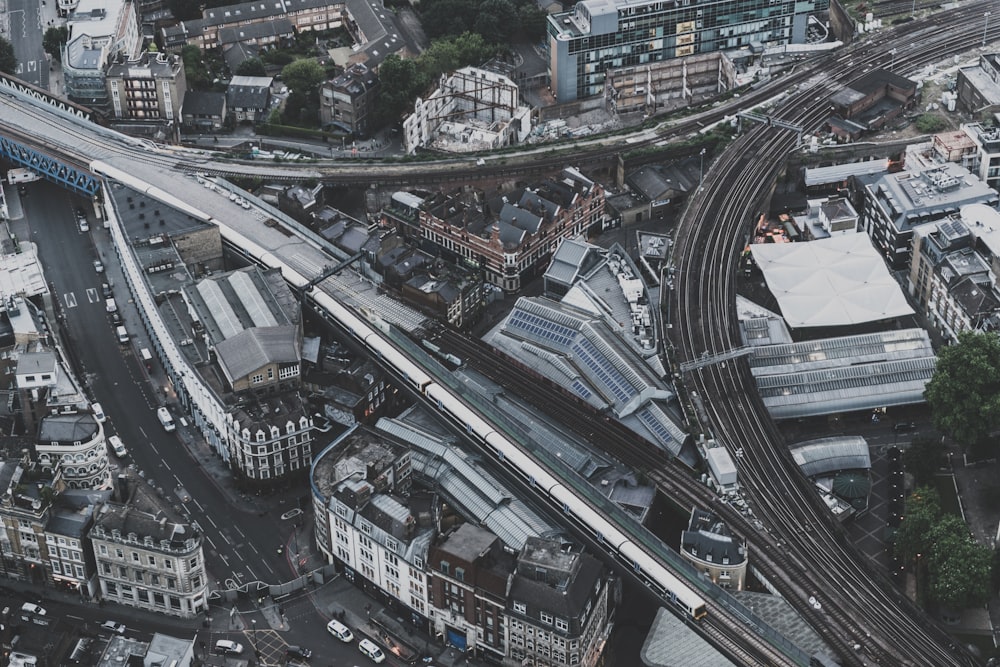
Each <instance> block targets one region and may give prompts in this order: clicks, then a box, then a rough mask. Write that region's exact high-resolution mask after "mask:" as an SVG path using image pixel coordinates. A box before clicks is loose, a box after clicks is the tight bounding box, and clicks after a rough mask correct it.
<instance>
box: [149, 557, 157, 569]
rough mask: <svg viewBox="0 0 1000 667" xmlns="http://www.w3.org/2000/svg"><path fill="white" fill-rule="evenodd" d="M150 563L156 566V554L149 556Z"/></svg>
mask: <svg viewBox="0 0 1000 667" xmlns="http://www.w3.org/2000/svg"><path fill="white" fill-rule="evenodd" d="M149 564H150V565H152V566H153V567H156V557H155V556H150V557H149Z"/></svg>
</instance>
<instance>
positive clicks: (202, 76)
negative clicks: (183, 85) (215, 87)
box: [181, 44, 212, 90]
mask: <svg viewBox="0 0 1000 667" xmlns="http://www.w3.org/2000/svg"><path fill="white" fill-rule="evenodd" d="M181 59H182V60H183V61H184V77H185V78H186V79H187V85H188V88H190V89H192V90H210V89H211V87H212V77H211V75H210V74H209V73H208V67H206V66H205V61H204V58H203V57H202V54H201V49H199V48H198V47H197V46H194V45H192V44H189V45H187V46H185V47H184V48H183V49H181Z"/></svg>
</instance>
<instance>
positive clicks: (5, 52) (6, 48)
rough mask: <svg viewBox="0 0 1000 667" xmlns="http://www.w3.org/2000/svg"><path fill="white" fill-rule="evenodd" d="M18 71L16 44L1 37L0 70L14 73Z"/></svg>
mask: <svg viewBox="0 0 1000 667" xmlns="http://www.w3.org/2000/svg"><path fill="white" fill-rule="evenodd" d="M16 71H17V56H15V55H14V45H13V44H11V43H10V42H8V41H7V40H6V39H4V38H3V37H0V72H6V73H7V74H14V73H15V72H16Z"/></svg>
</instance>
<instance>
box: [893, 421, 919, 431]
mask: <svg viewBox="0 0 1000 667" xmlns="http://www.w3.org/2000/svg"><path fill="white" fill-rule="evenodd" d="M894 428H895V429H896V433H909V432H910V431H914V430H916V428H917V425H916V423H915V422H900V423H898V424H896V426H895V427H894Z"/></svg>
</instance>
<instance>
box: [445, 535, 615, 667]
mask: <svg viewBox="0 0 1000 667" xmlns="http://www.w3.org/2000/svg"><path fill="white" fill-rule="evenodd" d="M620 596H621V593H620V591H619V582H618V581H617V580H616V579H615V578H614V577H612V576H611V574H610V573H609V572H608V571H607V570H606V569H605V568H604V566H603V565H602V564H601V562H600V561H599V560H597V559H596V558H594V557H593V556H590V555H588V554H585V553H579V552H576V551H569V550H564V549H563V548H562V545H561V544H560V543H559V542H557V541H553V540H545V539H541V538H533V539H530V540H528V542H527V544H525V546H524V548H523V549H521V553H520V554H519V556H518V559H517V569H516V571H515V572H514V575H513V577H512V578H511V581H510V586H509V590H508V593H507V598H508V607H507V612H506V613H507V627H506V630H507V645H508V647H509V657H510V658H512V659H513V660H515V661H518V664H523V665H550V666H552V667H562V666H563V665H566V666H569V665H572V666H574V667H575V666H577V665H579V666H580V667H595V666H596V665H598V664H600V661H601V658H602V651H603V648H604V644H605V642H606V641H607V638H608V636H609V635H610V634H611V629H612V627H613V626H614V609H615V606H616V605H617V603H618V599H619V598H620ZM435 599H437V598H435Z"/></svg>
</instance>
